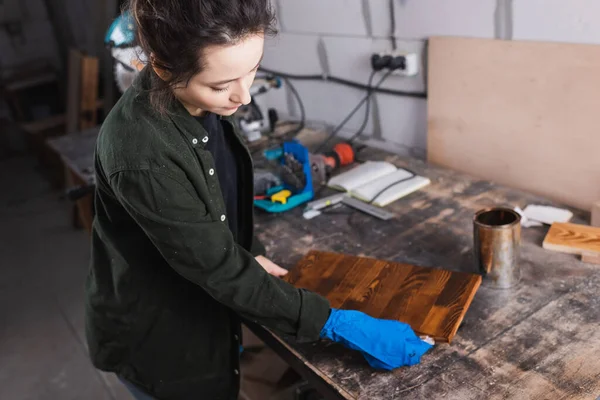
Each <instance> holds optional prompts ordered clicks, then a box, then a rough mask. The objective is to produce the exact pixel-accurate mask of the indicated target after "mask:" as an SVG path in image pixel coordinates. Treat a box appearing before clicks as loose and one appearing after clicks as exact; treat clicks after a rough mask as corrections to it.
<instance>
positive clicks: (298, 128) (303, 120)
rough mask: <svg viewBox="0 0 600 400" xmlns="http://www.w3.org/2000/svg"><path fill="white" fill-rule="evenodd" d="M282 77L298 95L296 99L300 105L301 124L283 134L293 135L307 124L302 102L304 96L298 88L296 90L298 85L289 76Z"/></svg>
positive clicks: (295, 95) (295, 94)
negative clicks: (301, 95)
mask: <svg viewBox="0 0 600 400" xmlns="http://www.w3.org/2000/svg"><path fill="white" fill-rule="evenodd" d="M282 79H283V80H284V81H285V83H286V85H288V86H289V87H290V90H291V91H292V93H293V94H294V97H296V101H297V102H298V107H300V125H298V126H297V127H296V128H293V129H291V130H289V131H288V132H286V133H284V134H283V136H287V135H291V136H293V135H295V134H297V133H298V132H300V131H301V130H302V129H304V126H305V125H306V111H305V109H304V103H303V102H302V98H301V97H300V94H299V93H298V90H296V87H295V86H294V85H293V84H292V82H290V80H289V79H288V78H285V77H282Z"/></svg>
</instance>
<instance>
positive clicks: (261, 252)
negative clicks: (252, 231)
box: [250, 235, 267, 257]
mask: <svg viewBox="0 0 600 400" xmlns="http://www.w3.org/2000/svg"><path fill="white" fill-rule="evenodd" d="M250 253H252V255H253V256H254V257H258V256H266V255H267V249H265V246H264V245H263V244H262V243H261V241H260V240H259V239H258V237H257V236H256V235H254V236H252V248H251V249H250Z"/></svg>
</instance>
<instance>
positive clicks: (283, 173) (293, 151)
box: [254, 141, 314, 213]
mask: <svg viewBox="0 0 600 400" xmlns="http://www.w3.org/2000/svg"><path fill="white" fill-rule="evenodd" d="M265 158H266V159H267V160H270V161H274V162H276V163H277V164H276V165H277V168H276V171H275V172H276V174H279V178H280V179H281V181H282V184H281V185H278V186H273V187H270V188H269V189H267V190H266V192H265V193H264V194H262V195H261V194H257V195H256V196H255V198H254V205H255V206H256V207H258V208H261V209H263V210H265V211H267V212H272V213H279V212H284V211H288V210H291V209H292V208H294V207H297V206H299V205H300V204H303V203H306V202H307V201H310V200H311V199H312V198H313V196H314V190H313V181H312V173H311V166H310V156H309V153H308V149H307V148H306V147H304V146H303V145H301V144H300V143H298V142H297V141H289V142H285V143H283V146H281V147H279V148H276V149H271V150H267V151H265Z"/></svg>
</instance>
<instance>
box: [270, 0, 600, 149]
mask: <svg viewBox="0 0 600 400" xmlns="http://www.w3.org/2000/svg"><path fill="white" fill-rule="evenodd" d="M273 2H274V6H275V8H276V11H277V16H278V19H279V28H280V33H279V35H278V36H277V37H276V38H273V39H269V40H268V41H267V44H266V46H265V57H264V61H263V64H262V65H263V67H265V68H268V69H272V70H277V71H281V72H286V73H290V74H302V75H310V74H326V75H330V76H335V77H338V78H344V79H347V80H351V81H354V82H359V83H363V84H366V82H367V81H368V77H369V74H370V73H371V66H370V56H371V54H372V53H373V52H379V51H385V50H391V49H392V32H391V30H392V23H391V18H390V16H391V12H390V11H391V7H390V2H389V1H388V0H327V1H322V0H303V1H297V0H273ZM598 15H600V2H598V1H596V0H571V1H569V2H565V1H564V0H394V21H395V23H394V25H395V32H394V34H393V36H394V38H395V39H396V43H397V49H398V50H399V51H407V52H417V53H419V54H420V55H421V60H423V62H422V64H421V71H420V73H419V75H418V76H415V77H401V76H390V77H389V78H388V79H387V81H386V82H385V83H384V84H383V85H382V87H384V88H388V89H395V90H401V91H410V92H424V91H426V87H427V84H426V74H425V73H424V71H425V70H426V57H425V55H426V54H425V52H426V41H427V38H428V37H430V36H434V35H443V36H465V37H480V38H498V39H513V40H544V41H564V42H581V43H600V23H598V21H597V16H598ZM379 76H380V75H379ZM376 80H377V78H376ZM292 83H293V84H294V85H295V87H296V88H297V90H298V92H299V93H300V96H301V97H302V100H303V103H304V105H305V108H306V115H307V119H308V120H309V121H314V122H317V123H321V122H322V123H326V124H328V125H329V126H330V127H333V126H335V125H337V124H338V123H339V122H341V121H342V120H343V119H344V117H345V116H346V115H347V114H348V113H349V112H350V110H352V108H354V106H355V105H356V104H357V103H358V102H359V101H360V99H361V98H362V97H363V96H364V94H365V92H364V91H362V90H360V89H354V88H350V87H347V86H342V85H339V84H335V83H329V82H323V81H304V80H302V81H301V80H294V81H292ZM260 102H261V103H263V104H264V105H266V106H269V107H275V108H277V109H278V110H279V111H280V113H282V114H284V115H291V116H292V117H295V118H297V117H298V116H299V108H298V106H297V104H296V100H295V99H294V97H293V95H292V93H291V91H289V90H288V89H286V88H283V89H280V90H272V91H270V92H269V93H267V94H266V95H265V96H264V98H263V99H261V100H260ZM363 118H364V109H361V110H360V111H359V112H358V113H357V114H356V115H355V116H354V117H353V118H352V119H351V120H350V121H349V123H348V124H347V125H346V128H345V129H344V130H342V132H341V135H342V136H345V137H349V136H351V135H353V134H354V133H355V132H356V130H357V129H358V128H359V126H360V125H361V123H362V121H363ZM426 135H427V101H426V100H425V99H418V98H413V97H399V96H395V95H388V94H377V95H375V96H374V101H373V106H372V108H371V113H370V118H369V122H368V125H367V128H366V129H365V135H364V136H363V138H364V139H365V140H366V141H367V142H368V143H369V144H371V145H373V146H377V147H384V148H387V149H390V150H393V151H396V152H398V153H410V154H413V155H416V156H420V157H424V156H425V149H426Z"/></svg>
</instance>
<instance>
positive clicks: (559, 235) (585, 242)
mask: <svg viewBox="0 0 600 400" xmlns="http://www.w3.org/2000/svg"><path fill="white" fill-rule="evenodd" d="M543 246H544V248H545V249H548V250H554V251H560V252H563V253H571V254H586V255H591V256H594V255H600V228H598V227H593V226H588V225H579V224H569V223H554V224H552V226H551V227H550V229H549V230H548V233H547V234H546V237H545V238H544V243H543Z"/></svg>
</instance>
